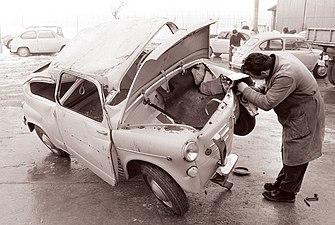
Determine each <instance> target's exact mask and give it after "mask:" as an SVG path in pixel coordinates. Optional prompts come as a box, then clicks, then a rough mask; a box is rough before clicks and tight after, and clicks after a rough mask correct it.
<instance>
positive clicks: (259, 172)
mask: <svg viewBox="0 0 335 225" xmlns="http://www.w3.org/2000/svg"><path fill="white" fill-rule="evenodd" d="M51 58H52V56H34V57H28V58H19V57H16V56H13V55H10V54H9V53H8V52H7V53H6V52H4V53H3V54H1V55H0V80H1V82H0V93H1V95H0V124H1V128H0V199H1V205H0V224H3V225H26V224H33V225H35V224H47V225H54V224H59V225H68V224H73V225H75V224H80V225H86V224H99V225H100V224H118V225H119V224H180V225H184V224H190V225H191V224H192V225H193V224H208V225H210V224H264V225H265V224H266V225H267V224H295V225H296V224H301V225H305V224H307V225H309V224H310V225H314V224H322V225H331V224H335V215H334V212H335V203H334V201H335V197H334V194H335V192H334V186H335V173H334V162H335V87H334V86H332V85H330V84H329V82H327V80H326V79H325V80H319V81H318V83H319V86H320V88H321V90H322V94H323V97H324V99H325V102H326V112H327V117H326V138H325V142H324V146H323V147H324V153H323V157H321V158H320V159H318V160H315V161H314V162H312V163H311V164H310V166H309V168H308V170H307V173H306V178H305V180H304V183H303V187H302V190H301V192H300V193H299V194H298V196H297V200H296V203H294V204H289V203H272V202H268V201H265V200H264V199H263V198H262V195H261V193H262V191H263V184H264V183H265V182H269V181H273V179H274V178H275V176H276V175H277V173H278V171H279V169H280V168H281V160H280V150H279V149H280V135H281V128H280V126H279V124H278V123H277V120H276V116H275V114H274V113H273V112H272V111H270V112H264V111H260V115H258V116H257V125H256V128H255V130H254V131H253V132H252V133H251V134H250V135H248V136H246V137H238V136H236V138H235V140H234V150H235V152H236V153H237V154H238V155H239V156H240V158H239V161H238V166H245V167H247V168H249V170H250V171H251V174H250V175H249V176H243V177H241V176H236V175H232V176H231V181H232V182H233V183H234V187H233V188H232V190H231V191H226V190H225V189H223V188H221V187H219V186H217V185H215V184H209V185H208V186H207V187H206V189H205V190H204V191H203V192H202V193H199V194H188V197H189V200H190V205H191V207H190V210H189V212H188V213H187V214H186V215H185V216H183V217H177V216H175V215H172V214H171V213H170V212H169V211H167V210H166V209H165V208H164V207H163V206H162V205H161V204H160V203H159V202H158V201H156V199H155V198H154V197H153V195H152V194H151V192H150V191H149V189H148V188H147V187H146V186H145V184H144V182H143V181H142V179H140V178H136V179H133V180H130V181H122V182H121V183H120V184H119V185H118V186H116V187H112V186H110V185H108V184H107V183H105V182H104V181H102V180H101V179H100V178H98V177H97V176H96V175H95V174H93V173H92V172H91V171H90V170H88V169H86V168H85V167H83V166H82V165H81V164H80V163H79V162H78V161H77V160H76V159H74V158H71V159H70V160H67V159H64V158H59V157H56V156H54V155H52V154H50V153H49V151H48V150H47V149H46V147H44V146H43V144H42V143H41V142H40V141H39V140H38V138H37V137H36V135H35V134H31V133H29V131H28V129H27V128H26V127H25V126H24V124H23V123H22V121H21V118H22V111H21V108H20V102H21V101H22V91H21V88H22V84H23V81H24V78H25V76H26V75H27V74H28V73H29V72H31V71H32V70H33V68H35V67H37V66H38V65H40V64H42V63H43V62H45V61H46V60H49V59H51ZM214 60H215V61H217V62H218V63H220V64H221V65H223V66H226V57H224V60H223V61H220V60H219V59H214ZM314 193H317V194H318V195H319V201H317V202H311V205H310V207H309V206H307V205H306V204H305V203H304V201H303V199H304V198H305V197H312V196H313V195H314Z"/></svg>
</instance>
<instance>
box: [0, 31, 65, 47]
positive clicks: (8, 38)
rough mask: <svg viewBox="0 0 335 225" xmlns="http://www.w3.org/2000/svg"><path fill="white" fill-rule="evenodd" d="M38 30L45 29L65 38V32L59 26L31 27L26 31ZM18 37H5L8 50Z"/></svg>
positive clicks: (4, 41) (4, 42)
mask: <svg viewBox="0 0 335 225" xmlns="http://www.w3.org/2000/svg"><path fill="white" fill-rule="evenodd" d="M38 28H45V29H49V30H53V31H54V32H55V33H56V34H58V35H59V36H61V37H64V34H63V30H62V28H61V27H59V26H30V27H27V28H26V29H38ZM26 29H25V30H26ZM16 36H17V35H13V34H9V35H5V36H3V37H2V44H3V45H4V46H6V47H7V48H8V49H10V44H11V42H12V40H13V39H14V38H15V37H16Z"/></svg>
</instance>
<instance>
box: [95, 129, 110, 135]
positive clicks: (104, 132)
mask: <svg viewBox="0 0 335 225" xmlns="http://www.w3.org/2000/svg"><path fill="white" fill-rule="evenodd" d="M97 132H98V133H99V134H102V135H105V136H107V134H108V132H106V131H101V130H97Z"/></svg>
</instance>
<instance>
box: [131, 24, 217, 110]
mask: <svg viewBox="0 0 335 225" xmlns="http://www.w3.org/2000/svg"><path fill="white" fill-rule="evenodd" d="M213 23H216V21H214V20H209V21H206V22H204V23H202V24H199V25H197V26H194V27H191V28H189V29H183V30H179V31H177V32H176V33H175V34H174V35H173V36H172V37H171V38H170V39H168V40H167V41H165V42H164V43H162V44H161V45H160V46H158V47H157V48H156V49H155V50H154V51H153V52H151V53H150V54H149V55H148V57H147V58H146V59H145V61H144V62H143V64H142V65H141V67H140V69H139V71H138V72H137V74H136V76H135V79H134V81H133V83H132V86H131V88H130V91H129V93H128V97H127V104H126V107H125V110H126V109H127V108H128V107H129V106H130V105H131V104H132V103H133V102H134V101H135V100H136V98H137V97H138V96H139V95H140V94H141V92H142V89H144V88H146V87H148V86H150V84H152V83H153V82H155V81H156V80H157V79H159V78H161V77H164V76H165V75H166V74H167V73H169V72H171V71H173V70H174V69H176V68H177V67H179V66H183V65H185V64H187V63H189V62H191V61H194V60H196V59H201V58H209V30H210V25H211V24H213Z"/></svg>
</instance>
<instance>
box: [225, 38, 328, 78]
mask: <svg viewBox="0 0 335 225" xmlns="http://www.w3.org/2000/svg"><path fill="white" fill-rule="evenodd" d="M276 51H285V52H289V53H291V54H293V55H294V56H296V57H297V58H298V59H299V60H300V61H301V62H302V63H303V64H305V66H306V67H307V68H308V69H309V70H310V71H312V73H313V75H314V77H315V78H324V77H326V76H327V66H326V65H325V61H324V60H322V59H321V58H322V57H321V53H322V50H320V49H314V48H312V46H311V45H310V44H309V43H308V42H306V41H305V39H304V37H302V36H301V35H297V34H282V33H273V32H267V33H261V34H257V35H255V36H253V37H251V38H250V39H249V40H248V41H247V42H246V43H245V44H244V45H243V46H241V47H239V48H237V50H236V51H235V53H234V55H233V57H232V63H231V66H232V68H233V69H234V68H235V69H240V68H241V65H242V63H243V60H244V59H245V58H246V57H247V56H248V55H249V54H250V53H254V52H261V53H263V54H267V55H270V54H271V53H276Z"/></svg>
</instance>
